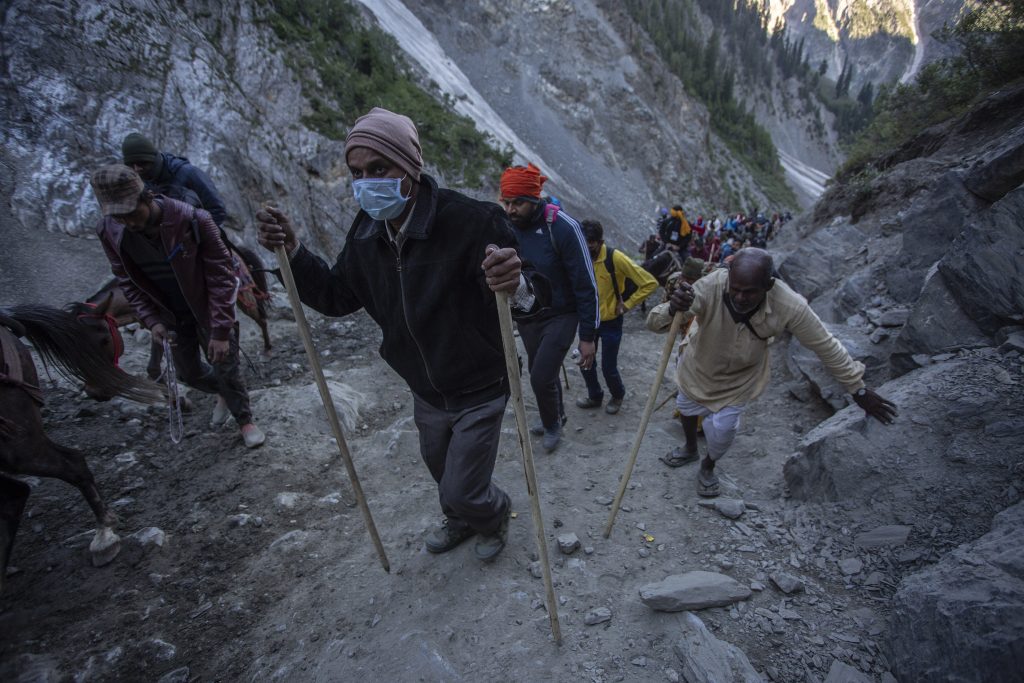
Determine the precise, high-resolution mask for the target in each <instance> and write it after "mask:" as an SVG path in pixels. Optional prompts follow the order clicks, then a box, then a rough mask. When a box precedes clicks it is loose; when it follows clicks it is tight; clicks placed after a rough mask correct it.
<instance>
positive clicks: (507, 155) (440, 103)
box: [266, 0, 512, 187]
mask: <svg viewBox="0 0 1024 683" xmlns="http://www.w3.org/2000/svg"><path fill="white" fill-rule="evenodd" d="M266 4H267V9H268V12H267V17H266V21H267V22H268V23H269V24H270V26H271V28H272V29H273V30H274V33H275V35H276V36H277V38H278V39H279V40H280V41H281V43H282V44H283V46H284V53H285V55H286V60H287V61H288V63H289V65H290V66H292V67H293V68H295V70H296V71H297V72H298V73H299V74H300V75H301V76H302V78H303V79H304V80H303V92H304V93H305V95H306V97H307V98H308V99H309V102H310V106H311V109H312V111H311V113H310V114H308V115H307V116H305V117H304V119H303V123H305V124H306V125H307V126H309V127H310V128H312V129H314V130H316V131H317V132H319V133H320V134H321V135H324V136H326V137H329V138H331V139H334V140H344V139H345V135H346V134H347V133H348V129H349V126H351V124H352V123H354V122H355V120H356V119H357V118H358V117H359V116H361V115H363V114H365V113H366V112H368V111H369V110H370V109H372V108H373V107H383V108H385V109H390V110H391V111H395V112H398V113H401V114H405V115H406V116H408V117H409V118H411V119H412V120H413V121H414V122H415V123H416V127H417V128H418V129H419V132H420V143H421V144H422V145H423V156H424V158H425V159H427V160H428V161H429V162H430V163H432V164H434V165H436V166H437V167H438V168H440V169H441V171H442V172H444V173H445V174H446V175H447V176H449V177H450V179H461V181H462V182H463V183H464V184H466V185H469V186H476V187H479V186H481V185H483V184H484V183H485V182H486V179H492V178H494V177H496V176H497V174H498V173H499V172H500V171H501V169H502V168H503V167H504V166H507V165H509V164H510V163H511V157H512V154H511V150H509V149H504V150H499V149H496V147H495V146H494V144H493V143H492V141H491V139H490V138H489V136H487V135H485V134H484V133H481V132H480V131H478V130H477V129H476V127H475V126H474V125H473V122H472V121H471V120H470V119H468V118H466V117H464V116H460V115H458V114H456V113H455V111H454V108H453V106H452V102H451V100H450V98H448V97H447V96H442V95H441V94H440V93H439V92H437V91H436V89H435V92H433V93H428V92H426V91H424V90H423V89H422V88H421V87H420V86H418V85H417V84H416V82H415V79H414V77H413V75H412V72H411V70H410V68H409V66H408V65H407V64H406V63H405V61H404V60H403V59H402V57H401V51H400V49H399V47H398V44H397V43H396V42H395V41H394V39H393V38H391V36H389V35H387V34H386V33H384V32H383V31H381V30H380V29H377V28H375V27H366V26H363V25H362V23H361V22H360V20H359V16H358V13H357V10H356V9H355V8H354V7H353V6H352V5H351V4H350V3H349V2H347V1H345V0H266Z"/></svg>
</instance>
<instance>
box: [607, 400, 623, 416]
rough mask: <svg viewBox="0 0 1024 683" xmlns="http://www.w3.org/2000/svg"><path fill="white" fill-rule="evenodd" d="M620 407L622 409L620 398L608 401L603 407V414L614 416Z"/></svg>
mask: <svg viewBox="0 0 1024 683" xmlns="http://www.w3.org/2000/svg"><path fill="white" fill-rule="evenodd" d="M621 407H622V399H621V398H613V399H610V400H609V401H608V405H606V406H605V407H604V412H606V413H608V414H609V415H614V414H615V413H617V412H619V409H620V408H621Z"/></svg>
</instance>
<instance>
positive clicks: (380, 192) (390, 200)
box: [352, 176, 409, 221]
mask: <svg viewBox="0 0 1024 683" xmlns="http://www.w3.org/2000/svg"><path fill="white" fill-rule="evenodd" d="M403 180H405V176H402V177H401V178H360V179H358V180H353V181H352V192H353V194H355V196H356V201H357V202H359V206H360V207H361V208H362V210H363V211H365V212H366V213H367V214H369V216H370V218H372V219H373V220H375V221H389V220H391V219H392V218H398V217H399V216H401V215H402V211H404V210H405V204H406V202H408V201H409V197H403V196H402V181H403Z"/></svg>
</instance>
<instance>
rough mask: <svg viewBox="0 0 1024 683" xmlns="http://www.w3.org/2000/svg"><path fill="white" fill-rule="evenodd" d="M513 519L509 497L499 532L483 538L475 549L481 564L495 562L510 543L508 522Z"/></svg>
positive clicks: (506, 499)
mask: <svg viewBox="0 0 1024 683" xmlns="http://www.w3.org/2000/svg"><path fill="white" fill-rule="evenodd" d="M511 517H512V501H511V500H510V499H509V497H508V496H505V514H504V516H503V517H502V518H501V524H499V525H498V530H497V531H495V532H494V533H493V534H488V535H487V536H481V537H480V540H479V541H477V542H476V547H475V548H473V552H474V554H476V557H477V559H478V560H480V561H481V562H493V561H494V558H496V557H497V556H498V553H500V552H501V551H502V550H504V549H505V545H506V544H507V543H508V522H509V519H510V518H511Z"/></svg>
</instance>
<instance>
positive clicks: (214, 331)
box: [96, 197, 238, 341]
mask: <svg viewBox="0 0 1024 683" xmlns="http://www.w3.org/2000/svg"><path fill="white" fill-rule="evenodd" d="M161 199H162V201H163V210H164V215H163V219H162V220H161V222H160V237H161V239H162V241H163V245H164V250H165V251H166V252H167V254H168V255H170V256H171V257H172V258H171V259H170V260H171V269H172V270H173V271H174V276H175V278H176V279H177V281H178V286H179V287H181V293H182V294H183V295H184V296H185V300H186V301H188V305H189V308H190V309H191V310H192V315H194V316H195V318H196V320H197V321H198V322H199V324H200V326H202V327H203V328H205V329H206V330H207V331H208V332H209V333H210V338H211V339H217V340H221V341H223V340H225V339H228V337H229V335H230V333H231V328H232V327H234V325H235V297H236V296H237V294H238V279H237V278H236V277H235V269H234V266H233V263H232V258H231V254H230V253H229V252H228V249H227V247H225V246H224V242H223V240H221V237H220V229H219V228H218V227H217V225H216V224H215V223H214V222H213V218H211V217H210V214H209V213H208V212H206V211H204V210H203V209H193V207H192V206H190V205H189V204H186V203H185V202H179V201H177V200H176V199H169V198H166V197H163V198H161ZM193 211H194V212H195V214H194V215H195V222H196V226H197V228H198V234H199V244H198V245H197V244H196V237H195V234H194V232H193V229H192V217H193ZM124 230H125V228H124V225H122V224H121V223H119V222H117V221H115V220H113V219H112V218H110V217H105V218H103V219H102V220H101V221H100V223H99V226H97V229H96V232H97V234H98V235H99V238H100V242H101V243H102V244H103V250H104V251H105V252H106V255H107V260H109V261H110V269H111V271H112V272H113V273H114V276H115V277H117V279H118V285H119V286H120V287H121V290H122V291H123V292H124V295H125V298H126V299H128V302H129V303H130V304H131V305H132V308H133V309H135V313H136V315H138V317H139V320H141V321H142V324H143V325H145V326H146V327H147V328H152V327H153V326H154V325H156V324H157V323H163V324H164V325H166V326H168V327H172V326H173V325H174V318H173V316H172V315H171V312H170V310H169V309H168V308H167V306H166V305H165V304H164V303H163V302H162V301H161V300H160V295H159V293H158V291H157V289H156V287H155V286H154V285H153V283H152V282H150V281H149V279H148V278H147V277H146V275H145V274H144V273H143V272H142V270H141V269H140V268H139V267H138V266H137V265H136V264H135V263H133V262H132V261H131V259H129V258H128V257H127V256H125V255H124V254H122V252H121V239H122V238H123V237H124Z"/></svg>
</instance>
